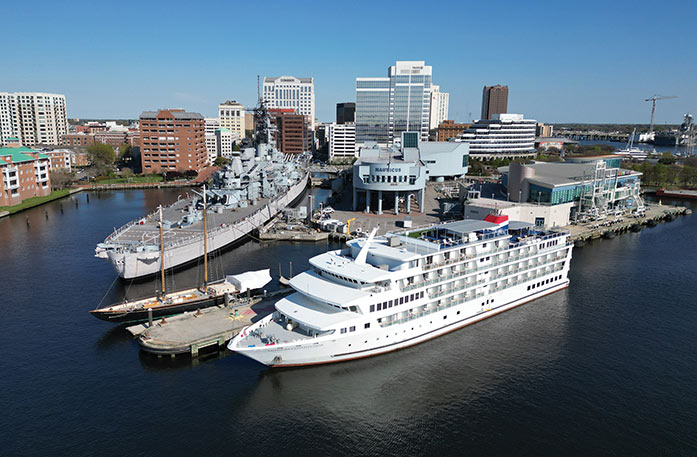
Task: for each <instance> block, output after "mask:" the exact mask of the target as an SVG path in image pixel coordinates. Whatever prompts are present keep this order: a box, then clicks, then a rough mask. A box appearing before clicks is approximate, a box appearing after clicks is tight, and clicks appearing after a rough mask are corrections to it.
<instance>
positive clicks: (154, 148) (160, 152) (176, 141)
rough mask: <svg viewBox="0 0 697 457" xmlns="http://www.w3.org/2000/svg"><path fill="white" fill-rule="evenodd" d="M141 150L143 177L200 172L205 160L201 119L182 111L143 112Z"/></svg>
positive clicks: (203, 128)
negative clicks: (165, 173)
mask: <svg viewBox="0 0 697 457" xmlns="http://www.w3.org/2000/svg"><path fill="white" fill-rule="evenodd" d="M140 148H141V163H142V165H143V173H161V172H163V171H179V172H185V171H189V170H194V171H197V172H198V171H200V170H201V169H202V168H204V167H205V166H206V159H207V153H206V137H205V125H204V120H203V116H202V115H200V114H199V113H190V112H187V111H184V110H182V109H164V110H159V111H145V112H143V114H141V115H140Z"/></svg>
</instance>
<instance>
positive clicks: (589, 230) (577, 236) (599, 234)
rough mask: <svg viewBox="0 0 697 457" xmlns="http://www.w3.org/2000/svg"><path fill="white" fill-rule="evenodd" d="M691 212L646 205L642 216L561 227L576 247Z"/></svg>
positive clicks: (636, 230) (676, 207)
mask: <svg viewBox="0 0 697 457" xmlns="http://www.w3.org/2000/svg"><path fill="white" fill-rule="evenodd" d="M691 213H692V211H691V210H690V209H688V208H685V207H682V206H664V205H660V204H658V205H647V206H646V213H645V215H644V216H621V217H618V218H608V219H605V220H604V221H591V222H584V223H581V224H575V225H568V226H566V227H563V229H565V230H568V231H569V233H570V236H569V238H570V239H571V240H572V241H574V242H575V244H576V246H577V247H580V246H582V245H583V244H584V243H585V242H586V241H590V240H596V239H599V238H614V237H615V235H618V234H620V233H623V232H627V231H633V232H638V231H640V230H641V229H642V228H643V227H644V226H653V225H656V224H657V223H658V222H661V221H666V222H670V221H672V220H673V219H674V218H675V217H676V216H680V215H689V214H691Z"/></svg>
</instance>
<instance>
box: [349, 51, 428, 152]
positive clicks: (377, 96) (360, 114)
mask: <svg viewBox="0 0 697 457" xmlns="http://www.w3.org/2000/svg"><path fill="white" fill-rule="evenodd" d="M431 75H432V69H431V67H430V66H428V65H426V64H425V62H424V61H397V62H396V64H395V65H392V66H390V67H389V68H388V70H387V77H386V78H356V143H357V144H358V145H362V144H364V143H365V142H367V141H375V142H377V143H378V144H381V145H392V144H394V143H395V142H399V141H401V137H402V132H406V131H411V132H418V133H419V137H420V139H421V141H428V129H429V121H430V111H431Z"/></svg>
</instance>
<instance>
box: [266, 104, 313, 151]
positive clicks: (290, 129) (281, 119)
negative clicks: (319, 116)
mask: <svg viewBox="0 0 697 457" xmlns="http://www.w3.org/2000/svg"><path fill="white" fill-rule="evenodd" d="M269 115H270V116H271V122H273V123H274V124H275V125H276V147H277V148H278V150H279V151H281V152H282V153H284V154H301V153H303V152H304V151H308V150H310V149H311V144H312V131H311V130H310V128H309V127H310V125H311V124H310V123H309V122H308V120H307V116H305V115H304V114H295V110H294V109H270V110H269Z"/></svg>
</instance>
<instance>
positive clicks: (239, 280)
mask: <svg viewBox="0 0 697 457" xmlns="http://www.w3.org/2000/svg"><path fill="white" fill-rule="evenodd" d="M225 280H226V281H227V282H229V283H230V284H232V285H234V286H235V287H236V288H237V290H239V291H240V292H246V291H247V289H261V288H262V287H264V286H265V285H267V284H268V283H269V282H271V270H269V269H268V268H267V269H266V270H258V271H246V272H244V273H240V274H238V275H226V276H225Z"/></svg>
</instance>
